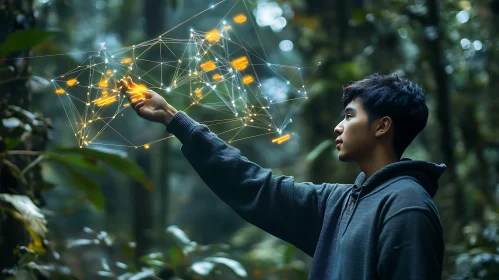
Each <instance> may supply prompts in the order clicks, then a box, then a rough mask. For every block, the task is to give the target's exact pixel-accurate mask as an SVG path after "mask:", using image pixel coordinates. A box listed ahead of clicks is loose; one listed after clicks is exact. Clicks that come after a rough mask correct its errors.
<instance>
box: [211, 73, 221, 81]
mask: <svg viewBox="0 0 499 280" xmlns="http://www.w3.org/2000/svg"><path fill="white" fill-rule="evenodd" d="M220 79H222V75H220V74H215V75H213V80H220Z"/></svg>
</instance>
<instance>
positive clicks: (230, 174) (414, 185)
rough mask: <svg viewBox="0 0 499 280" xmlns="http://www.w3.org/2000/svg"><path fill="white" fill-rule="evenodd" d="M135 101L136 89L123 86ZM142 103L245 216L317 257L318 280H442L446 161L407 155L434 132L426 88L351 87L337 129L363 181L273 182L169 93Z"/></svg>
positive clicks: (383, 82)
mask: <svg viewBox="0 0 499 280" xmlns="http://www.w3.org/2000/svg"><path fill="white" fill-rule="evenodd" d="M120 82H121V83H122V85H123V89H124V91H126V92H127V95H128V97H129V98H130V97H131V96H132V95H133V88H134V87H135V86H136V85H135V84H134V83H133V81H132V79H131V78H130V77H128V78H127V80H126V81H124V80H122V81H120ZM143 94H144V96H145V97H144V98H141V99H140V100H134V102H132V106H133V108H134V109H135V111H136V112H137V113H138V115H139V116H141V117H143V118H145V119H148V120H151V121H155V122H159V123H162V124H164V125H165V126H166V130H167V131H168V132H170V133H172V134H173V135H175V136H176V137H177V138H178V139H179V140H180V141H181V142H182V144H183V145H182V148H181V150H182V152H183V154H184V155H185V157H186V158H187V159H188V160H189V162H190V163H191V164H192V166H193V167H194V169H195V170H196V171H197V173H198V174H199V175H200V176H201V178H202V179H203V180H204V182H205V183H206V184H207V185H208V186H209V187H210V188H211V189H212V190H213V191H214V192H215V193H216V194H217V196H218V197H220V198H221V199H222V200H223V201H224V202H226V203H227V204H228V205H229V206H230V207H232V209H234V210H235V211H236V212H237V213H238V214H239V215H240V216H241V217H242V218H244V219H245V220H247V221H248V222H250V223H252V224H254V225H256V226H258V227H260V228H261V229H263V230H265V231H267V232H269V233H270V234H272V235H275V236H277V237H279V238H281V239H283V240H285V241H287V242H290V243H291V244H293V245H295V246H296V247H298V248H299V249H301V250H302V251H304V252H305V253H307V254H308V255H310V256H311V257H313V262H312V267H311V270H310V274H309V279H440V277H441V271H442V259H443V251H444V243H443V233H442V225H441V221H440V217H439V213H438V210H437V208H436V207H435V205H434V204H433V201H432V197H433V196H434V195H435V193H436V191H437V188H438V178H439V177H440V175H441V174H442V173H443V172H444V170H445V165H444V164H438V165H437V164H434V163H429V162H424V161H417V160H411V159H407V158H402V159H401V156H402V153H403V152H404V150H405V149H406V148H407V146H408V145H409V144H410V143H411V142H412V140H413V139H414V138H415V137H416V135H417V134H418V133H419V132H420V131H422V130H423V128H424V127H425V126H426V121H427V119H428V108H427V106H426V104H425V97H424V93H423V90H422V89H421V87H419V86H418V85H416V84H415V83H413V82H411V81H409V80H407V79H402V78H399V77H397V76H395V75H379V74H374V75H371V76H369V77H367V78H365V79H363V80H361V81H358V82H355V83H352V84H350V85H348V86H346V87H344V95H343V100H344V106H345V118H344V119H343V120H342V121H341V122H340V123H339V124H338V125H337V126H336V128H335V129H334V131H335V133H336V134H337V135H338V138H336V143H337V146H336V148H337V149H338V150H339V159H340V160H341V161H354V162H357V163H358V164H359V166H360V169H361V171H362V172H361V173H360V174H359V175H358V177H357V179H356V180H355V183H354V184H327V183H324V184H321V185H315V184H312V183H298V182H295V181H294V178H293V177H290V176H279V177H277V176H273V175H272V171H271V170H269V169H265V168H262V167H260V166H259V165H257V164H255V163H253V162H251V161H249V160H248V159H247V158H245V157H243V156H242V155H241V154H240V151H239V150H238V149H236V148H234V147H232V146H230V145H228V144H227V143H226V142H224V141H223V140H221V139H220V138H218V137H217V136H216V135H215V134H213V133H212V132H210V130H209V129H208V127H207V126H205V125H200V124H198V123H197V122H195V121H194V120H193V119H191V118H190V117H188V116H187V115H186V114H185V113H183V112H181V111H177V110H176V109H175V108H173V107H172V106H171V105H170V104H168V103H167V102H166V101H165V99H163V97H161V96H160V95H158V94H157V93H155V92H154V91H151V90H147V91H146V92H145V93H143Z"/></svg>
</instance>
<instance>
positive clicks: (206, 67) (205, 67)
mask: <svg viewBox="0 0 499 280" xmlns="http://www.w3.org/2000/svg"><path fill="white" fill-rule="evenodd" d="M200 66H201V69H203V71H205V72H210V71H213V70H215V69H217V65H216V64H215V62H214V61H213V60H210V61H208V62H205V63H203V64H201V65H200Z"/></svg>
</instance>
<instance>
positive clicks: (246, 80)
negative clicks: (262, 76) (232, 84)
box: [243, 75, 255, 85]
mask: <svg viewBox="0 0 499 280" xmlns="http://www.w3.org/2000/svg"><path fill="white" fill-rule="evenodd" d="M254 81H255V79H254V78H253V76H251V75H248V76H245V77H244V78H243V84H245V85H249V84H251V83H252V82H254Z"/></svg>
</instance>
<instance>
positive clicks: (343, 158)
mask: <svg viewBox="0 0 499 280" xmlns="http://www.w3.org/2000/svg"><path fill="white" fill-rule="evenodd" d="M338 159H339V160H340V161H342V162H349V161H352V159H351V158H349V157H348V155H347V154H345V153H342V151H340V152H339V154H338Z"/></svg>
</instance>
